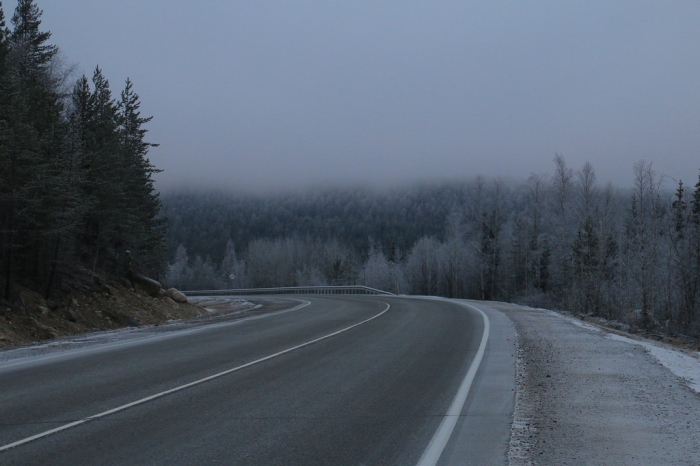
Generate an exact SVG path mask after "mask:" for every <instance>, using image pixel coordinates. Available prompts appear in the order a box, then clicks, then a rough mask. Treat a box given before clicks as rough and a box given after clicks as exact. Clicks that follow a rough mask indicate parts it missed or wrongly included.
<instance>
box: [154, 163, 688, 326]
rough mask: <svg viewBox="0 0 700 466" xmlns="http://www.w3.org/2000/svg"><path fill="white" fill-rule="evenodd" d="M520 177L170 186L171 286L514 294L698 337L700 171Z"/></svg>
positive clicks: (560, 168) (637, 168) (562, 170)
mask: <svg viewBox="0 0 700 466" xmlns="http://www.w3.org/2000/svg"><path fill="white" fill-rule="evenodd" d="M553 162H554V163H553V170H552V174H551V175H547V174H541V175H537V174H531V175H530V176H529V177H528V178H527V179H526V180H524V181H522V182H504V181H502V180H499V179H486V178H484V177H481V176H476V177H474V178H472V179H470V180H465V181H449V182H448V181H445V182H439V183H438V182H436V183H427V182H426V183H422V184H412V185H403V186H396V187H394V188H384V189H372V188H368V187H355V188H352V187H345V188H340V187H337V188H326V189H320V190H305V191H304V190H300V191H297V192H285V193H282V194H276V195H269V196H263V195H252V194H241V193H239V194H234V193H225V192H216V191H210V192H206V191H180V192H171V193H168V194H167V195H164V196H163V199H162V201H163V212H164V216H165V217H167V219H168V220H167V222H168V231H167V233H166V240H167V243H168V249H169V257H170V266H169V270H168V273H167V275H166V282H167V283H168V285H169V286H175V287H178V288H182V289H220V288H246V287H267V286H302V285H324V284H338V285H348V284H364V285H367V286H371V287H375V288H379V289H383V290H387V291H392V292H394V293H410V294H420V295H439V296H446V297H453V298H473V299H486V300H504V301H513V302H519V303H524V304H529V305H532V306H541V307H547V308H550V309H561V310H569V311H572V312H577V313H582V314H586V315H594V316H600V317H604V318H607V319H613V320H617V321H619V322H623V323H625V324H631V325H635V326H637V327H639V328H641V329H644V330H646V331H656V332H663V333H670V334H674V335H678V336H679V337H683V336H685V337H690V338H697V337H698V336H700V318H699V314H700V177H699V178H698V180H697V182H696V184H694V187H692V188H690V189H688V188H686V186H685V185H684V184H683V182H682V181H679V182H677V184H676V186H675V187H674V189H672V190H668V189H665V188H664V184H663V182H664V177H663V176H661V175H659V174H658V173H657V172H656V170H655V168H654V166H653V164H652V163H651V162H647V161H643V160H642V161H639V162H638V163H637V164H635V165H634V167H631V170H630V173H631V175H632V176H631V178H632V179H631V181H632V183H631V185H632V187H630V188H626V189H619V188H615V187H613V186H612V185H610V184H607V185H605V186H601V185H600V184H599V183H598V182H597V179H596V173H595V170H594V168H593V166H592V165H591V164H590V163H586V164H584V166H583V167H581V168H580V169H576V170H575V169H573V168H570V167H568V165H567V163H566V160H565V158H564V157H563V156H562V155H559V154H557V155H555V157H554V161H553Z"/></svg>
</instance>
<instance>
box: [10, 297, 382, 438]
mask: <svg viewBox="0 0 700 466" xmlns="http://www.w3.org/2000/svg"><path fill="white" fill-rule="evenodd" d="M379 302H381V303H384V304H386V309H384V310H383V311H382V312H380V313H379V314H377V315H375V316H373V317H370V318H369V319H366V320H363V321H362V322H358V323H356V324H353V325H351V326H349V327H345V328H343V329H341V330H338V331H336V332H333V333H329V334H328V335H324V336H322V337H320V338H316V339H314V340H311V341H307V342H306V343H302V344H300V345H297V346H293V347H291V348H287V349H286V350H283V351H280V352H278V353H275V354H271V355H269V356H265V357H264V358H260V359H256V360H255V361H251V362H248V363H246V364H243V365H241V366H237V367H234V368H233V369H228V370H225V371H223V372H219V373H218V374H214V375H210V376H209V377H205V378H203V379H199V380H195V381H194V382H190V383H187V384H185V385H180V386H179V387H175V388H171V389H170V390H165V391H163V392H160V393H156V394H155V395H151V396H147V397H145V398H141V399H140V400H136V401H133V402H131V403H128V404H125V405H122V406H118V407H116V408H114V409H110V410H108V411H104V412H101V413H99V414H95V415H94V416H88V417H86V418H84V419H81V420H79V421H75V422H71V423H70V424H66V425H63V426H60V427H56V428H55V429H51V430H47V431H46V432H42V433H40V434H36V435H33V436H31V437H27V438H24V439H22V440H18V441H16V442H13V443H9V444H7V445H3V446H2V447H0V452H3V451H6V450H9V449H11V448H14V447H18V446H20V445H24V444H25V443H29V442H32V441H34V440H38V439H40V438H43V437H47V436H49V435H52V434H55V433H57V432H61V431H63V430H67V429H70V428H72V427H76V426H79V425H81V424H85V423H87V422H90V421H94V420H95V419H99V418H102V417H105V416H109V415H110V414H114V413H118V412H119V411H124V410H125V409H129V408H132V407H134V406H137V405H140V404H144V403H147V402H149V401H152V400H155V399H156V398H161V397H164V396H166V395H170V394H171V393H175V392H179V391H181V390H185V389H186V388H190V387H193V386H195V385H199V384H202V383H204V382H208V381H210V380H214V379H217V378H219V377H223V376H224V375H227V374H230V373H232V372H236V371H240V370H241V369H245V368H246V367H250V366H253V365H255V364H259V363H261V362H263V361H268V360H270V359H273V358H276V357H278V356H281V355H283V354H286V353H291V352H292V351H295V350H298V349H300V348H303V347H305V346H309V345H313V344H314V343H318V342H319V341H321V340H325V339H327V338H331V337H334V336H336V335H339V334H341V333H343V332H347V331H348V330H350V329H353V328H355V327H357V326H360V325H362V324H365V323H367V322H369V321H371V320H374V319H376V318H377V317H380V316H381V315H383V314H385V313H386V312H387V311H388V310H389V309H390V308H391V305H390V304H389V303H385V302H384V301H379Z"/></svg>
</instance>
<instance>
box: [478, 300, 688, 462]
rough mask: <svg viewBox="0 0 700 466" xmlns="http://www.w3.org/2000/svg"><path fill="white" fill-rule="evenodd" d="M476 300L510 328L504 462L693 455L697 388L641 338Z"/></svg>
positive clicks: (662, 459)
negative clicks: (508, 433)
mask: <svg viewBox="0 0 700 466" xmlns="http://www.w3.org/2000/svg"><path fill="white" fill-rule="evenodd" d="M483 305H484V306H488V307H491V308H493V309H496V310H498V311H501V312H503V313H504V314H505V315H506V316H508V317H509V318H510V319H511V320H512V321H513V323H514V325H515V327H516V331H517V333H518V363H517V381H516V387H517V388H516V406H515V413H514V421H513V430H512V437H511V442H510V452H509V461H510V464H513V465H521V464H545V465H548V464H556V465H565V464H570V465H572V464H600V465H606V464H609V465H627V464H629V465H643V464H679V465H680V464H682V465H690V464H694V465H697V464H698V458H700V429H699V428H698V426H699V425H700V394H698V393H697V392H696V391H694V390H693V389H692V388H691V386H694V385H693V384H694V381H693V380H688V377H686V378H682V377H680V376H679V375H676V374H674V373H673V372H672V371H671V370H669V369H668V368H667V367H665V366H664V365H662V364H661V363H660V362H659V359H657V358H656V357H654V356H652V354H653V349H650V348H649V346H648V345H650V343H649V342H641V343H640V342H639V341H635V340H633V339H629V338H624V337H622V338H621V337H619V336H617V335H614V334H612V333H608V332H605V331H603V330H600V329H598V328H595V327H592V326H587V325H580V324H579V325H577V323H576V322H574V321H573V319H572V318H570V317H566V316H562V315H560V314H557V313H555V312H552V311H546V310H538V309H530V308H524V307H521V306H517V305H512V304H504V303H483ZM650 352H651V353H652V354H650ZM678 354H679V355H680V354H681V352H678ZM686 356H687V355H686ZM678 357H680V356H678ZM690 357H691V360H690V363H691V364H692V362H693V361H692V358H693V357H694V356H693V355H690ZM662 360H663V359H662ZM677 372H678V371H677Z"/></svg>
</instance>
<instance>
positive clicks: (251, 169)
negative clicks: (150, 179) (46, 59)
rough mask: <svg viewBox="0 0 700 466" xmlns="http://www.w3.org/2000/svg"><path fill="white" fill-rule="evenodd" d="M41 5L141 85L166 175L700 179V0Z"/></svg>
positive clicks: (97, 59) (106, 64) (267, 182)
mask: <svg viewBox="0 0 700 466" xmlns="http://www.w3.org/2000/svg"><path fill="white" fill-rule="evenodd" d="M3 4H4V8H5V12H6V16H7V17H8V18H9V17H10V16H11V15H12V10H14V7H15V5H16V2H15V1H12V0H10V1H7V0H6V1H5V2H3ZM37 4H38V5H39V7H40V8H42V9H43V10H44V16H43V27H44V29H48V30H50V31H51V32H52V33H53V36H52V42H53V43H55V44H57V45H58V46H59V47H60V48H61V49H62V51H63V53H64V54H65V56H66V58H67V59H68V61H69V62H72V63H76V64H77V65H78V69H79V71H80V72H81V73H82V72H84V73H86V74H88V76H91V75H92V70H93V69H94V67H95V65H97V64H99V66H100V67H101V68H102V69H103V71H104V73H105V75H106V76H107V77H108V78H109V79H110V83H111V86H112V89H113V91H114V93H115V95H116V94H117V93H118V91H119V90H121V88H122V87H123V82H124V80H125V79H126V78H127V77H130V78H131V80H132V81H133V82H134V85H135V90H136V91H137V92H138V93H139V94H140V96H141V100H142V102H143V106H142V108H143V110H144V113H145V114H148V115H153V116H154V119H153V121H152V122H151V123H150V124H149V126H148V128H149V129H150V133H149V137H150V140H151V141H153V142H158V143H160V144H161V146H160V147H159V148H157V149H153V150H152V152H151V160H152V161H153V162H154V163H155V164H156V165H157V166H158V167H160V168H163V169H164V170H165V172H164V173H162V174H161V175H159V177H158V182H157V186H158V187H159V188H161V189H169V188H172V187H175V186H179V185H184V184H189V183H197V184H200V185H201V184H206V185H212V186H230V187H232V188H236V189H240V188H244V189H250V188H259V189H269V188H270V187H274V186H279V185H284V186H289V185H296V184H304V183H318V182H325V183H336V182H351V183H355V182H358V181H362V180H368V181H370V182H373V183H382V182H394V181H396V180H410V179H422V178H426V177H427V178H432V177H450V178H454V177H457V178H460V177H466V178H471V177H473V176H475V175H477V174H483V175H486V176H502V177H519V178H525V177H527V176H528V175H529V174H530V173H531V172H536V173H546V172H549V173H551V172H552V169H553V164H552V159H553V157H554V154H555V152H557V153H561V154H563V155H564V157H565V158H566V160H567V162H568V163H569V165H571V166H572V167H574V168H579V167H580V166H581V165H582V164H583V163H584V162H585V161H590V162H591V163H592V164H593V166H594V168H595V169H596V172H597V174H598V178H599V180H600V181H601V182H606V181H612V182H614V183H615V184H618V185H629V184H631V179H632V166H633V165H634V163H635V162H636V161H638V160H640V159H646V160H653V162H654V166H655V168H656V169H657V171H659V172H662V173H664V174H667V175H668V176H670V177H673V178H676V179H677V178H683V180H684V181H685V182H686V184H695V182H696V181H697V179H698V170H699V169H700V2H699V1H697V0H688V1H642V0H629V1H615V0H600V1H595V0H586V1H576V2H563V1H561V0H553V1H507V2H506V1H496V0H489V1H465V0H460V1H430V2H428V1H410V0H403V1H380V0H369V1H364V0H345V1H320V0H316V1H293V0H282V1H268V0H250V1H211V0H204V1H203V0H198V1H192V0H188V1H184V0H168V1H164V0H162V1H156V0H119V1H115V0H82V1H78V0H37Z"/></svg>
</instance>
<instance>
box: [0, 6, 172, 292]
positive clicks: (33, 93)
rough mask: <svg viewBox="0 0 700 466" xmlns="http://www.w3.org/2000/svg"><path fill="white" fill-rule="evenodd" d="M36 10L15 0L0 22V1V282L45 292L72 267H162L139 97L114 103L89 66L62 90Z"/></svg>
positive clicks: (130, 94)
mask: <svg viewBox="0 0 700 466" xmlns="http://www.w3.org/2000/svg"><path fill="white" fill-rule="evenodd" d="M41 15H42V11H41V10H40V9H39V7H38V6H37V5H36V4H35V3H34V1H33V0H20V1H19V2H18V4H17V8H16V9H15V12H14V14H13V16H12V19H11V23H12V26H13V29H12V30H11V31H10V30H9V29H7V28H6V26H5V22H4V14H3V12H2V4H0V279H1V280H2V296H3V297H4V298H5V299H14V295H13V284H15V283H22V284H23V285H25V286H28V287H30V288H34V289H36V290H40V291H42V292H43V294H45V295H46V296H49V295H51V294H52V292H53V291H54V290H55V289H56V287H57V286H60V285H61V283H62V281H63V279H64V278H65V277H68V276H71V275H72V274H73V272H74V271H75V270H76V269H78V268H82V269H87V270H92V271H96V270H101V271H105V270H106V271H112V272H114V271H119V272H123V267H124V264H125V257H124V253H125V251H126V250H127V249H130V250H131V251H132V255H133V257H134V261H133V263H132V265H133V266H134V267H138V268H140V270H141V271H142V272H145V273H150V274H153V273H159V272H161V271H164V266H165V256H164V240H163V238H164V227H163V220H161V219H160V217H159V215H160V201H159V200H158V196H157V194H156V193H155V191H154V189H153V179H152V175H153V174H154V173H156V172H157V170H156V169H155V167H153V166H152V165H151V164H150V162H149V161H148V159H147V158H146V155H147V153H148V149H149V148H150V147H152V146H153V145H152V144H149V143H147V142H145V141H144V137H145V134H146V130H145V129H144V128H143V125H144V124H145V123H147V122H148V121H149V120H150V118H143V117H141V116H140V114H139V105H140V103H139V98H138V95H136V94H135V93H134V91H133V86H132V83H131V82H130V81H129V80H127V83H126V88H125V90H124V92H123V93H122V95H121V99H120V100H119V101H117V100H115V99H114V98H113V97H112V93H111V90H110V87H109V82H108V81H107V79H106V78H105V77H104V75H103V74H102V71H101V70H100V69H99V68H97V69H96V70H95V73H94V75H93V79H92V84H93V88H92V89H91V86H90V83H89V81H88V80H87V78H85V77H84V76H83V77H81V78H80V79H79V80H78V81H77V82H76V84H75V86H74V88H73V92H72V93H71V94H70V95H65V93H64V92H63V91H62V86H61V84H62V79H61V78H62V75H61V73H62V72H63V70H61V69H60V62H59V61H57V53H58V47H57V46H55V45H53V44H50V43H49V42H48V41H49V39H50V37H51V33H50V32H48V31H42V30H41Z"/></svg>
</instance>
